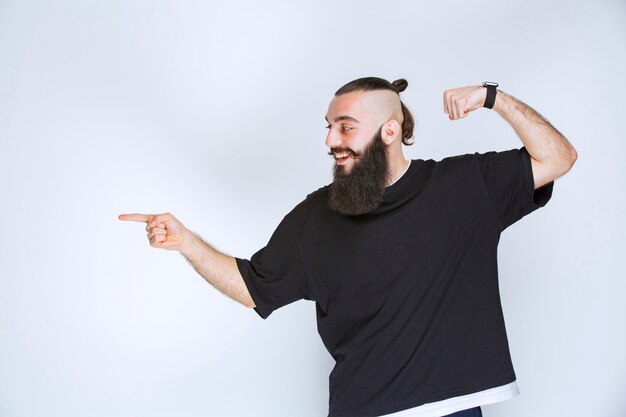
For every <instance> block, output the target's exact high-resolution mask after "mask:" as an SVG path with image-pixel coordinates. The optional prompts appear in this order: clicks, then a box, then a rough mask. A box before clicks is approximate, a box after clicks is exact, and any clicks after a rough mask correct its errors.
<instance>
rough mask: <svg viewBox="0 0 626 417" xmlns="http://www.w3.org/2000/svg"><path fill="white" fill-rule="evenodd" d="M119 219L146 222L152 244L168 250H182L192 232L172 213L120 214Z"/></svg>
mask: <svg viewBox="0 0 626 417" xmlns="http://www.w3.org/2000/svg"><path fill="white" fill-rule="evenodd" d="M118 219H120V220H124V221H131V222H144V223H146V231H147V232H148V240H149V241H150V246H152V247H155V248H161V249H168V250H181V248H182V247H183V244H184V243H185V242H186V241H187V240H189V239H188V236H189V234H190V233H191V232H190V231H189V230H188V229H187V228H185V226H183V224H182V223H181V222H180V221H178V219H177V218H176V217H174V216H172V215H171V214H170V213H163V214H141V213H131V214H120V215H119V216H118Z"/></svg>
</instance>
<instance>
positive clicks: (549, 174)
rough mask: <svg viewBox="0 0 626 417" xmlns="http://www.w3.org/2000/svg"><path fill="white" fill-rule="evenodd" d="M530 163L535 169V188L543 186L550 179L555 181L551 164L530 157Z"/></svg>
mask: <svg viewBox="0 0 626 417" xmlns="http://www.w3.org/2000/svg"><path fill="white" fill-rule="evenodd" d="M530 165H531V167H532V170H533V180H534V189H535V190H536V189H537V188H541V187H543V186H544V185H546V184H547V183H549V182H550V181H554V180H555V179H556V177H555V176H554V169H553V168H552V167H550V165H549V164H546V163H545V162H541V161H538V160H536V159H535V158H533V157H532V156H531V157H530Z"/></svg>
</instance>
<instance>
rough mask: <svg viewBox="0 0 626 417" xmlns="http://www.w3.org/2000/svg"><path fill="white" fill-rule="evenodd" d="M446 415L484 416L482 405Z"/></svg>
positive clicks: (460, 416) (458, 416)
mask: <svg viewBox="0 0 626 417" xmlns="http://www.w3.org/2000/svg"><path fill="white" fill-rule="evenodd" d="M444 417H483V412H482V411H481V410H480V407H474V408H470V409H469V410H463V411H457V412H456V413H452V414H448V415H447V416H444Z"/></svg>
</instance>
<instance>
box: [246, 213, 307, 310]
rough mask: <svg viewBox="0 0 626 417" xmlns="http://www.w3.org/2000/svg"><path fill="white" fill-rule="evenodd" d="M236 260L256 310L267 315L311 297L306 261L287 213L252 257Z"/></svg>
mask: <svg viewBox="0 0 626 417" xmlns="http://www.w3.org/2000/svg"><path fill="white" fill-rule="evenodd" d="M235 260H236V262H237V267H238V268H239V272H240V273H241V276H242V277H243V280H244V282H245V284H246V287H247V288H248V291H249V292H250V296H251V297H252V300H253V301H254V304H256V306H255V307H254V310H255V311H256V312H257V313H258V314H259V316H261V317H262V318H263V319H266V318H267V317H268V316H269V315H270V314H271V313H272V312H273V311H274V310H276V309H278V308H280V307H282V306H284V305H287V304H289V303H292V302H294V301H297V300H300V299H303V298H308V290H307V283H306V275H305V270H304V265H303V263H302V259H301V257H300V253H299V250H298V246H297V244H296V241H295V238H294V235H293V232H292V230H291V228H290V227H289V224H288V217H287V216H286V217H285V218H284V219H283V220H282V221H281V223H280V224H279V225H278V227H277V228H276V230H275V231H274V233H273V234H272V237H271V238H270V240H269V242H268V243H267V245H266V246H265V247H264V248H262V249H260V250H259V251H258V252H256V253H255V254H254V255H252V257H251V258H250V260H246V259H241V258H235Z"/></svg>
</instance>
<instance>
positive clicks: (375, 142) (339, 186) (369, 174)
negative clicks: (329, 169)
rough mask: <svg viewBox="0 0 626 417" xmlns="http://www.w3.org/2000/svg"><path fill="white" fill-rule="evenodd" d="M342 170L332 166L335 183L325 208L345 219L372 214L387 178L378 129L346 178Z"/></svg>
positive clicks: (387, 164) (382, 146)
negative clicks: (343, 216)
mask: <svg viewBox="0 0 626 417" xmlns="http://www.w3.org/2000/svg"><path fill="white" fill-rule="evenodd" d="M343 170H344V168H343V166H341V165H335V167H334V169H333V178H334V180H333V183H332V184H331V185H330V189H329V196H328V207H330V209H331V210H334V211H336V212H337V213H339V214H342V215H346V216H356V215H359V214H364V213H367V212H369V211H372V210H373V209H375V208H376V207H378V206H379V205H380V203H382V201H383V197H384V195H385V185H386V184H387V181H388V179H389V177H390V175H389V163H388V161H387V151H386V150H385V144H384V142H383V138H382V136H381V131H380V129H378V133H377V134H376V135H374V137H373V138H372V140H371V141H370V143H369V144H368V145H367V148H366V149H365V150H364V151H363V153H362V154H361V157H360V158H359V159H357V160H356V161H355V163H354V164H353V166H352V169H351V170H350V172H349V173H348V174H345V173H344V172H343Z"/></svg>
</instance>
